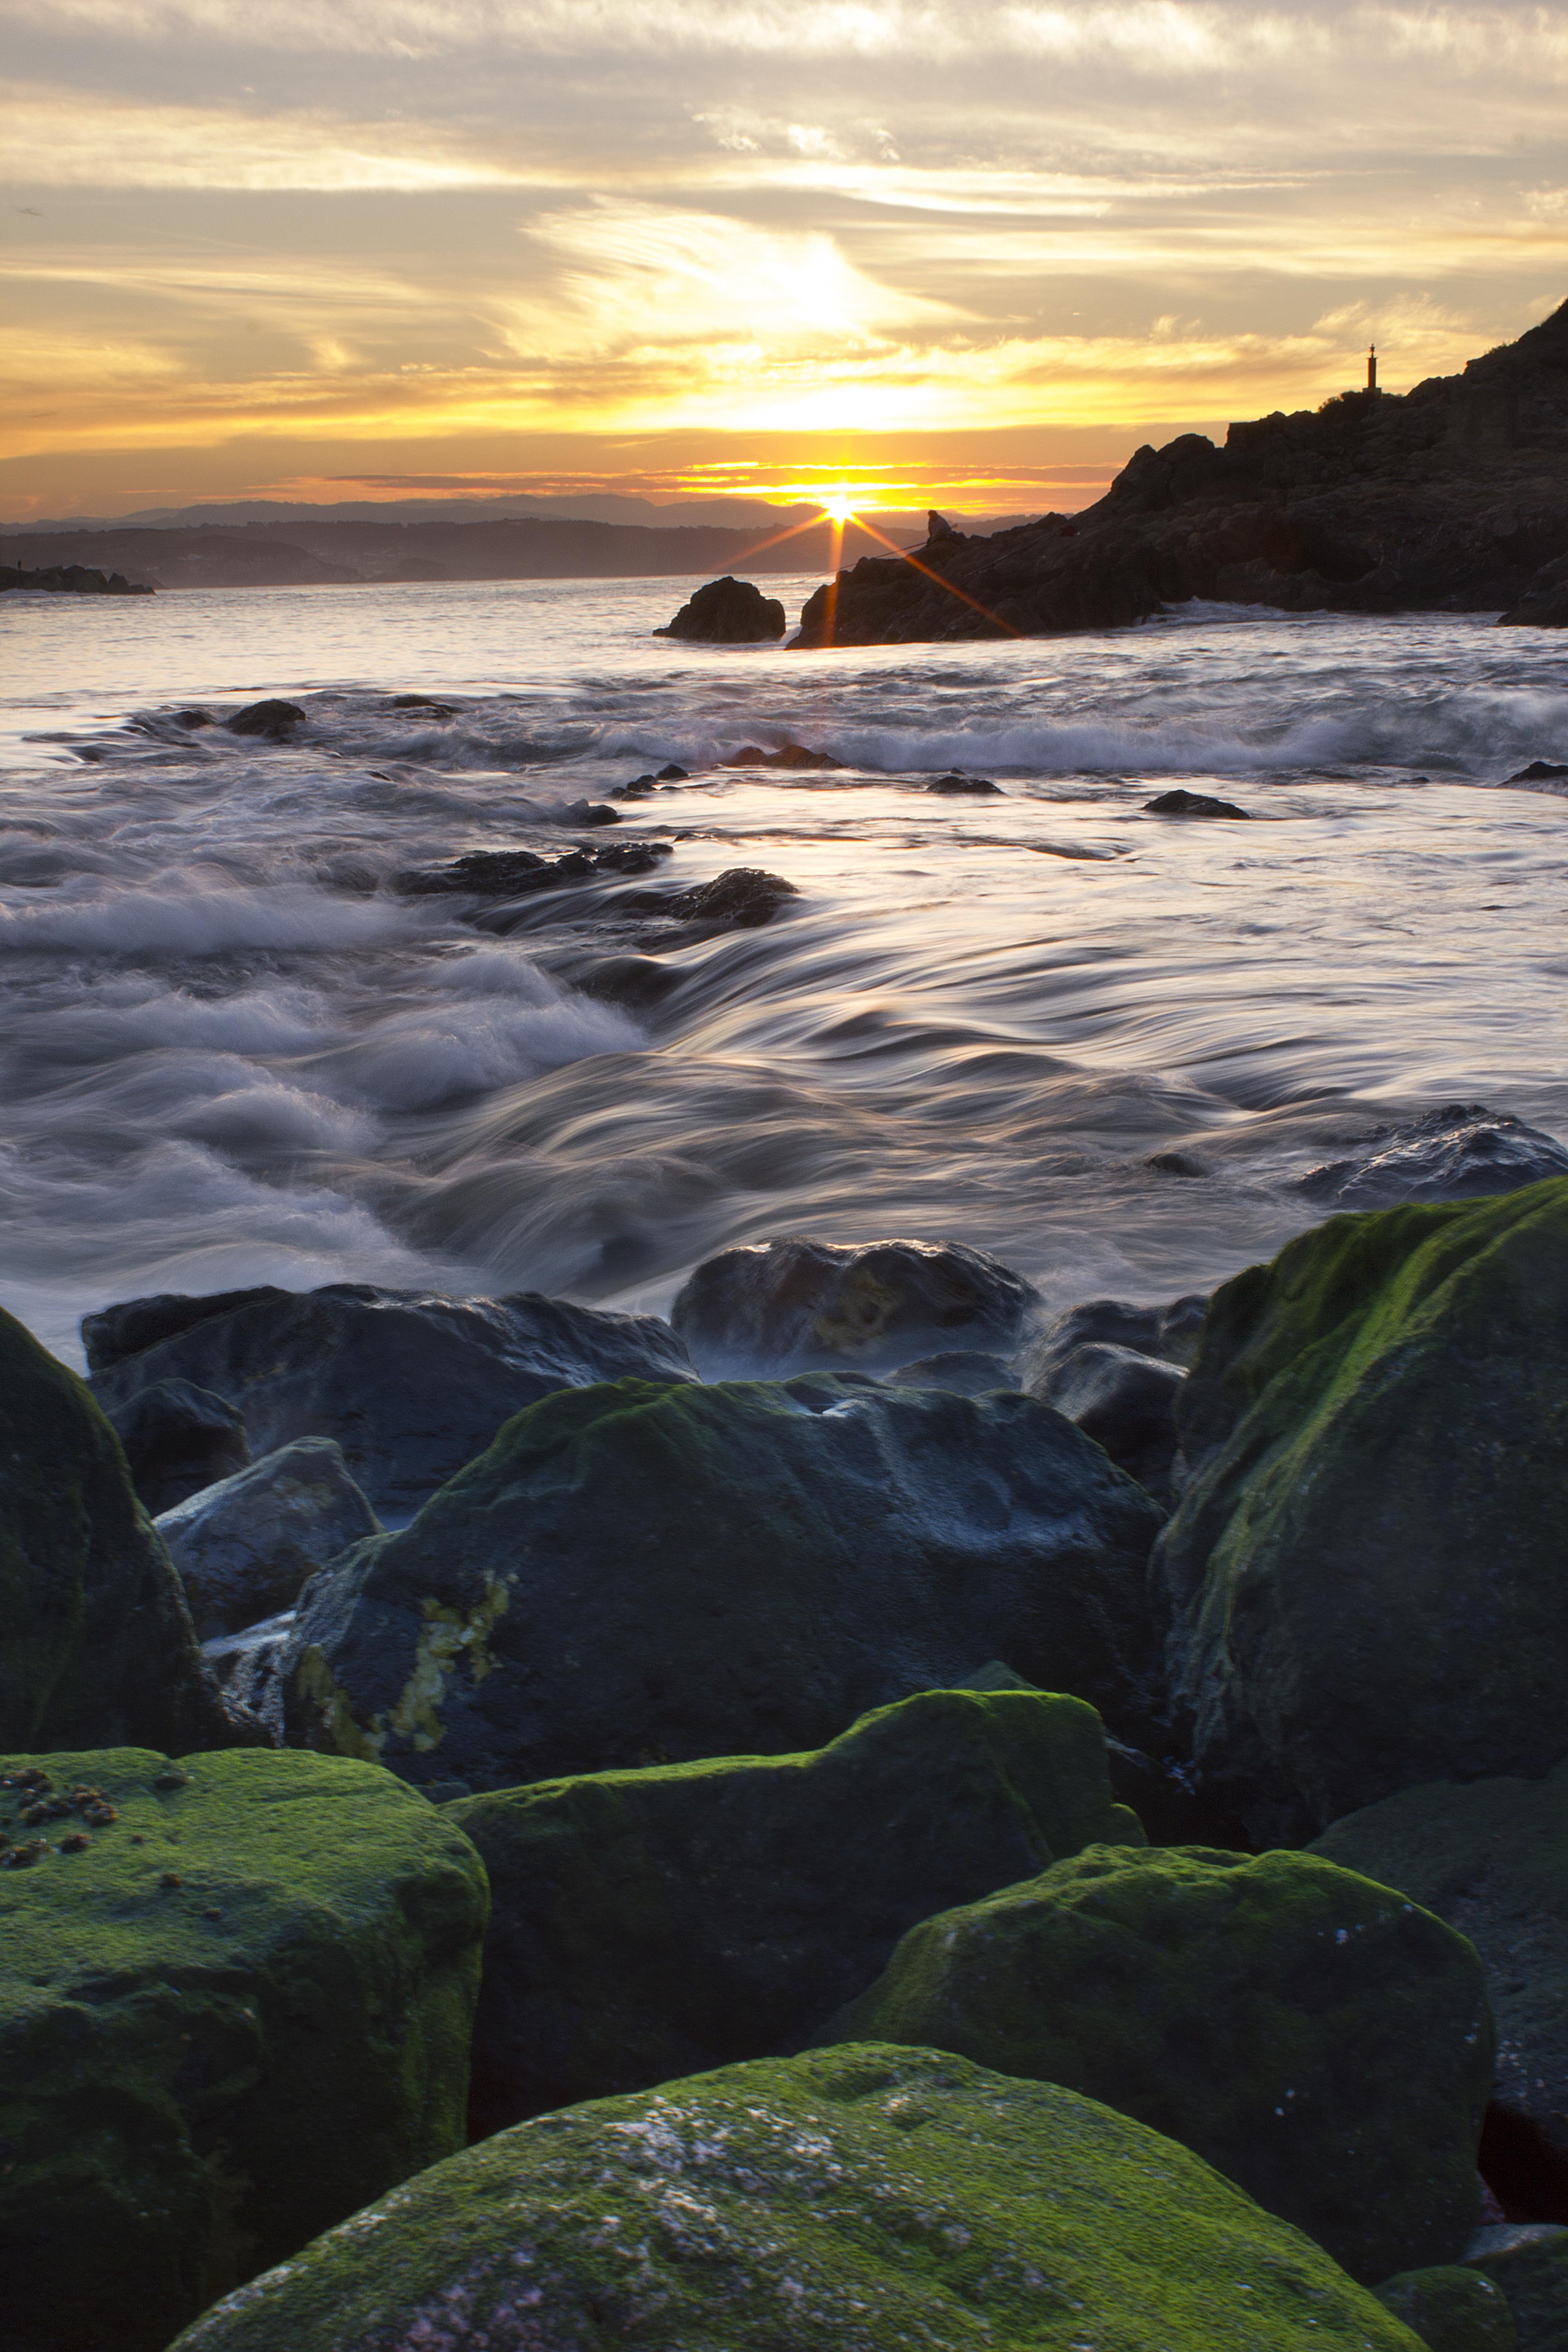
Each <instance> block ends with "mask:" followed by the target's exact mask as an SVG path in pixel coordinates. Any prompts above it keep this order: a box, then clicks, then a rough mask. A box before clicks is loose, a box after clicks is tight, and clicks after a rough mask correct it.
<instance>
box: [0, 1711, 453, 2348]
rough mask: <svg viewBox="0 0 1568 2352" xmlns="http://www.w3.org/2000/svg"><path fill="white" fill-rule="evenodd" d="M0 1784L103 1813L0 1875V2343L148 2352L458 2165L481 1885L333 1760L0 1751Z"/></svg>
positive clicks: (434, 1838)
mask: <svg viewBox="0 0 1568 2352" xmlns="http://www.w3.org/2000/svg"><path fill="white" fill-rule="evenodd" d="M24 1767H26V1768H30V1769H43V1770H44V1771H46V1772H47V1774H48V1776H49V1778H50V1780H52V1781H53V1782H54V1784H55V1785H56V1787H57V1788H58V1789H59V1790H62V1791H69V1790H72V1789H74V1788H76V1787H78V1786H82V1787H84V1788H86V1789H88V1790H90V1791H91V1793H92V1794H93V1795H94V1796H96V1797H98V1798H99V1799H100V1803H99V1804H97V1805H96V1806H94V1805H89V1807H87V1808H86V1815H85V1817H86V1819H87V1820H88V1821H89V1823H91V1824H92V1825H91V1826H90V1827H89V1831H88V1832H87V1837H86V1842H85V1843H84V1844H83V1845H81V1846H79V1847H73V1846H71V1845H70V1844H69V1843H68V1840H67V1839H65V1838H62V1837H61V1835H60V1831H61V1829H63V1828H64V1827H65V1823H64V1822H58V1823H57V1824H52V1825H51V1832H50V1833H51V1841H52V1843H51V1845H50V1848H49V1850H48V1851H47V1853H46V1854H45V1856H44V1857H43V1859H42V1861H41V1862H40V1864H38V1865H37V1867H35V1868H34V1869H32V1870H29V1871H28V1872H27V1873H26V1876H25V1877H18V1876H16V1874H13V1873H10V1872H0V1948H4V1951H5V1969H6V1984H5V1995H4V1997H3V1998H0V2118H3V2125H0V2128H3V2129H4V2132H5V2162H4V2164H0V2271H3V2273H4V2277H5V2321H4V2340H5V2344H6V2346H7V2347H8V2352H12V2347H14V2352H89V2347H90V2352H162V2347H163V2345H165V2344H166V2343H167V2342H168V2340H169V2337H170V2336H171V2334H172V2333H173V2332H174V2330H175V2329H176V2328H178V2327H180V2326H183V2325H184V2323H185V2321H187V2320H188V2319H192V2318H194V2317H195V2315H196V2313H197V2312H199V2311H200V2310H201V2309H202V2307H203V2305H205V2304H206V2303H207V2302H209V2301H210V2300H211V2299H212V2297H213V2296H214V2295H215V2294H225V2293H226V2292H227V2291H228V2290H229V2289H230V2288H232V2287H237V2286H238V2285H239V2284H240V2283H241V2282H242V2281H243V2280H245V2279H247V2278H249V2277H250V2276H252V2275H253V2274H254V2273H256V2272H258V2271H262V2270H266V2269H268V2267H269V2266H270V2265H271V2264H273V2263H278V2262H281V2261H282V2260H284V2258H285V2257H286V2256H288V2255H289V2254H292V2253H293V2252H295V2251H296V2250H297V2249H298V2248H299V2247H300V2246H301V2245H303V2244H304V2243H305V2242H307V2241H308V2240H309V2239H310V2238H312V2237H314V2236H315V2235H316V2234H317V2232H318V2231H321V2230H324V2229H327V2228H329V2227H330V2226H331V2224H332V2223H333V2222H334V2221H343V2220H345V2219H346V2218H347V2216H348V2215H349V2214H351V2213H353V2211H355V2210H356V2209H357V2208H358V2207H360V2206H361V2205H363V2204H365V2203H367V2202H368V2200H370V2199H371V2198H373V2197H378V2196H381V2195H384V2193H385V2191H386V2190H387V2189H391V2188H393V2187H395V2185H396V2183H397V2182H399V2181H400V2180H403V2179H406V2178H407V2176H408V2175H409V2174H411V2173H416V2172H419V2171H422V2170H423V2169H424V2168H425V2167H426V2166H427V2165H430V2164H434V2163H436V2162H437V2161H438V2160H439V2159H440V2158H442V2157H446V2156H450V2155H452V2154H453V2153H454V2152H455V2151H456V2150H457V2149H458V2148H459V2147H461V2146H462V2145H463V2093H464V2087H465V2078H466V2076H467V2073H468V2027H469V2022H470V2020H471V2018H472V2015H473V2011H474V2003H475V1998H476V1996H477V1993H478V1990H479V1957H480V1948H481V1938H482V1936H483V1932H484V1920H485V1881H484V1871H483V1869H482V1867H481V1865H480V1863H479V1856H478V1855H477V1854H476V1853H474V1851H473V1849H472V1847H471V1846H470V1845H469V1844H468V1841H467V1840H466V1839H465V1838H464V1837H463V1836H462V1835H461V1833H460V1832H458V1830H457V1829H456V1828H455V1827H454V1826H453V1824H452V1822H450V1820H448V1819H446V1818H444V1817H443V1816H442V1815H441V1814H440V1813H438V1812H437V1811H435V1810H434V1809H433V1808H432V1807H430V1806H429V1805H426V1804H425V1803H423V1802H422V1801H420V1800H419V1799H418V1798H416V1796H415V1795H414V1793H413V1792H412V1791H411V1790H407V1789H405V1788H404V1787H402V1786H401V1784H400V1783H399V1782H398V1781H396V1780H394V1779H393V1778H392V1776H391V1775H390V1773H386V1772H379V1771H375V1770H374V1769H371V1768H370V1767H369V1766H367V1765H364V1764H350V1763H347V1762H345V1761H344V1760H342V1759H339V1758H331V1759H328V1758H326V1757H320V1756H289V1755H282V1756H272V1755H248V1756H247V1755H226V1756H222V1755H220V1756H212V1755H198V1756H187V1757H186V1758H185V1759H184V1761H183V1763H181V1764H180V1765H178V1766H174V1767H171V1766H170V1764H169V1762H168V1759H167V1758H166V1757H165V1756H163V1755H161V1754H158V1753H155V1752H149V1751H148V1750H147V1749H145V1748H110V1749H108V1750H105V1749H101V1748H94V1749H93V1750H91V1751H90V1752H88V1753H82V1752H77V1753H74V1754H69V1753H68V1754H65V1755H57V1754H44V1755H39V1756H37V1757H16V1756H5V1757H0V1773H11V1774H15V1773H16V1771H17V1770H18V1769H23V1768H24ZM11 1795H12V1791H11V1790H5V1789H0V1798H6V1797H10V1796H11ZM11 1810H12V1808H11V1805H9V1804H5V1805H3V1806H0V1811H4V1812H6V1813H9V1812H10V1811H11ZM104 1813H107V1814H108V1816H109V1818H108V1820H107V1822H103V1821H102V1820H101V1818H100V1817H101V1815H102V1814H104Z"/></svg>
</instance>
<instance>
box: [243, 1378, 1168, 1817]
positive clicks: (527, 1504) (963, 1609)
mask: <svg viewBox="0 0 1568 2352" xmlns="http://www.w3.org/2000/svg"><path fill="white" fill-rule="evenodd" d="M1159 1516H1160V1515H1159V1513H1158V1511H1157V1509H1156V1507H1155V1506H1154V1505H1153V1503H1152V1502H1151V1500H1150V1499H1149V1497H1148V1496H1146V1495H1145V1494H1144V1493H1143V1491H1142V1487H1140V1486H1135V1485H1134V1484H1133V1482H1132V1480H1131V1479H1130V1478H1126V1477H1124V1476H1123V1475H1122V1474H1121V1472H1120V1471H1119V1470H1117V1469H1116V1468H1115V1467H1114V1465H1112V1464H1111V1463H1110V1461H1109V1460H1108V1459H1107V1458H1106V1456H1105V1454H1102V1453H1101V1451H1100V1448H1099V1447H1098V1446H1097V1445H1093V1444H1090V1443H1089V1440H1088V1439H1087V1438H1085V1437H1082V1436H1080V1435H1079V1432H1078V1431H1077V1430H1076V1429H1074V1428H1073V1427H1072V1424H1071V1423H1069V1422H1066V1421H1064V1420H1063V1419H1062V1418H1061V1416H1060V1414H1059V1413H1053V1412H1051V1411H1050V1410H1049V1409H1048V1407H1047V1406H1045V1405H1041V1404H1037V1403H1036V1402H1034V1401H1033V1399H1032V1398H1028V1397H1020V1396H1005V1395H998V1396H992V1397H986V1398H984V1399H983V1400H979V1401H976V1400H974V1399H972V1398H968V1397H957V1396H950V1395H945V1394H942V1393H941V1392H939V1391H935V1390H931V1389H924V1390H919V1391H897V1390H889V1389H886V1388H883V1387H881V1386H880V1385H879V1383H878V1382H876V1381H866V1380H861V1379H858V1378H857V1377H854V1376H849V1377H844V1376H840V1377H838V1378H837V1379H836V1378H833V1377H831V1376H829V1375H827V1374H825V1373H814V1374H807V1375H805V1377H804V1378H802V1379H800V1380H796V1381H789V1382H786V1383H783V1384H781V1385H778V1386H773V1385H765V1384H763V1383H759V1382H744V1383H739V1384H736V1385H733V1386H716V1387H703V1386H701V1385H700V1384H697V1383H695V1382H689V1383H686V1384H683V1385H681V1386H679V1387H665V1386H656V1385H654V1384H652V1383H650V1382H647V1381H618V1382H616V1383H614V1384H613V1385H605V1386H604V1387H600V1388H595V1389H590V1390H586V1391H570V1392H566V1393H563V1394H562V1395H559V1396H556V1397H552V1398H547V1399H546V1400H545V1402H543V1403H542V1404H539V1405H536V1406H534V1407H533V1408H532V1409H531V1411H530V1412H525V1413H522V1414H520V1415H519V1416H518V1417H517V1419H515V1420H514V1421H510V1422H509V1423H507V1424H506V1426H505V1427H504V1428H503V1429H502V1430H501V1431H500V1433H499V1434H498V1436H497V1438H496V1441H495V1443H494V1444H493V1445H492V1446H491V1448H490V1450H489V1453H488V1454H484V1455H482V1456H481V1457H480V1459H479V1460H478V1461H477V1462H473V1463H470V1464H469V1465H468V1469H467V1470H466V1471H464V1473H463V1474H462V1475H461V1476H460V1477H458V1478H455V1479H454V1480H453V1481H452V1483H451V1484H450V1485H449V1486H447V1487H445V1488H444V1489H443V1490H442V1492H441V1493H440V1494H438V1495H437V1496H435V1497H434V1499H433V1500H432V1501H431V1502H430V1503H428V1504H427V1505H426V1507H425V1509H424V1510H423V1511H422V1512H421V1513H420V1514H419V1517H417V1518H416V1520H415V1521H414V1524H413V1525H412V1527H410V1528H407V1529H406V1530H405V1533H403V1534H402V1535H398V1536H391V1537H384V1538H377V1539H376V1540H375V1541H374V1542H372V1543H369V1544H366V1545H363V1546H362V1547H361V1548H360V1549H359V1550H358V1551H357V1552H356V1553H354V1554H353V1556H352V1559H350V1561H349V1562H347V1563H345V1564H343V1565H342V1566H340V1567H338V1568H336V1569H334V1570H331V1572H330V1573H329V1574H328V1575H326V1576H324V1577H322V1578H320V1579H318V1580H316V1581H315V1582H314V1583H313V1584H312V1585H311V1586H310V1590H309V1591H308V1593H307V1594H306V1595H305V1597H304V1599H303V1601H301V1604H300V1616H299V1622H298V1623H297V1625H296V1627H295V1631H294V1635H293V1644H292V1650H291V1657H292V1661H293V1664H292V1666H291V1671H290V1676H289V1696H288V1714H289V1737H290V1738H291V1739H292V1740H295V1741H299V1742H301V1743H303V1744H305V1745H307V1746H311V1747H321V1748H341V1749H342V1750H343V1752H345V1753H350V1754H356V1755H375V1756H377V1757H379V1758H380V1759H381V1760H382V1762H384V1763H385V1764H387V1765H389V1766H390V1767H391V1768H392V1769H393V1770H394V1771H396V1772H400V1773H402V1774H403V1775H404V1776H405V1778H407V1779H409V1780H433V1779H436V1778H437V1777H440V1778H446V1777H447V1776H455V1777H457V1778H458V1779H461V1780H468V1782H469V1783H470V1785H471V1786H473V1787H474V1788H476V1789H486V1788H498V1787H508V1786H510V1785H511V1784H513V1783H516V1782H520V1781H525V1780H541V1779H545V1778H549V1777H552V1776H553V1775H556V1774H559V1773H564V1772H584V1771H599V1770H605V1769H612V1768H616V1769H618V1768H620V1767H622V1766H626V1765H632V1764H643V1763H650V1762H667V1761H679V1760H681V1759H686V1758H690V1757H711V1756H734V1755H742V1754H747V1753H750V1754H753V1755H755V1754H768V1755H776V1754H779V1753H780V1752H783V1751H787V1750H792V1749H798V1748H816V1747H820V1746H821V1745H822V1744H823V1743H824V1742H825V1741H826V1740H828V1739H831V1738H835V1737H836V1736H837V1733H838V1732H839V1731H840V1730H842V1729H843V1728H844V1727H845V1726H846V1725H847V1724H850V1723H852V1722H854V1720H855V1719H856V1717H858V1716H860V1715H863V1714H865V1713H866V1712H867V1711H868V1709H869V1708H871V1707H875V1706H885V1705H887V1704H888V1703H889V1701H890V1700H893V1699H897V1698H903V1697H907V1696H909V1695H910V1692H911V1691H915V1690H921V1689H926V1688H929V1687H931V1685H935V1684H942V1683H946V1682H950V1681H951V1680H952V1677H953V1675H958V1674H963V1672H964V1671H965V1670H966V1669H967V1668H968V1667H969V1665H970V1664H972V1662H973V1659H974V1658H975V1657H976V1656H980V1657H984V1656H986V1655H989V1654H1005V1655H1006V1656H1007V1657H1009V1658H1010V1659H1013V1660H1015V1661H1016V1664H1017V1668H1018V1670H1019V1672H1021V1673H1022V1674H1024V1675H1027V1676H1028V1677H1029V1679H1031V1680H1032V1681H1035V1682H1037V1683H1041V1684H1048V1685H1050V1687H1051V1688H1053V1689H1056V1690H1066V1691H1071V1692H1073V1693H1074V1694H1075V1695H1076V1696H1079V1697H1084V1698H1088V1699H1089V1700H1090V1701H1091V1703H1092V1704H1094V1705H1095V1706H1099V1707H1100V1709H1101V1712H1102V1713H1106V1714H1107V1715H1108V1716H1109V1717H1110V1719H1111V1720H1112V1721H1120V1720H1121V1719H1123V1718H1127V1719H1131V1720H1134V1721H1137V1722H1142V1720H1143V1719H1144V1717H1145V1716H1146V1715H1147V1712H1148V1709H1149V1706H1150V1705H1151V1703H1152V1702H1151V1686H1150V1684H1149V1671H1150V1664H1151V1660H1152V1654H1153V1641H1154V1637H1153V1635H1152V1630H1151V1625H1150V1621H1149V1615H1148V1604H1147V1595H1146V1583H1145V1571H1144V1560H1145V1557H1146V1552H1147V1547H1148V1544H1149V1542H1150V1538H1151V1537H1152V1533H1153V1530H1154V1529H1155V1528H1156V1527H1157V1526H1158V1525H1159Z"/></svg>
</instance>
